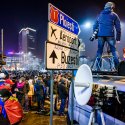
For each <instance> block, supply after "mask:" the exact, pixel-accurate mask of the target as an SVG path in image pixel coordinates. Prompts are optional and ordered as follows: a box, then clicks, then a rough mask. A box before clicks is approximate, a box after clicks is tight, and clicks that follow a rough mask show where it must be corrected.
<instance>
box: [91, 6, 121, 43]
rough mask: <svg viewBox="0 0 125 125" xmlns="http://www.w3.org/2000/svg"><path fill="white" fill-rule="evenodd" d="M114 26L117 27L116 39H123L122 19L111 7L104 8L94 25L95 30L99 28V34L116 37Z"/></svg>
mask: <svg viewBox="0 0 125 125" xmlns="http://www.w3.org/2000/svg"><path fill="white" fill-rule="evenodd" d="M114 27H115V29H116V40H117V41H120V39H121V25H120V19H119V17H118V15H117V14H116V13H114V12H113V11H112V10H111V8H106V9H104V10H103V11H102V12H101V13H100V14H99V16H98V18H97V20H96V22H95V24H94V26H93V31H95V29H98V34H97V36H111V37H114V36H115V34H114Z"/></svg>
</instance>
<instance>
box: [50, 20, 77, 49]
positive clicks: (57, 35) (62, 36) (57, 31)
mask: <svg viewBox="0 0 125 125" xmlns="http://www.w3.org/2000/svg"><path fill="white" fill-rule="evenodd" d="M48 41H51V42H53V43H56V44H59V45H62V46H66V47H69V48H73V49H77V50H78V47H79V41H78V36H77V35H75V34H73V33H71V32H69V31H67V30H65V29H63V28H61V27H59V26H57V25H55V24H53V23H51V22H49V23H48Z"/></svg>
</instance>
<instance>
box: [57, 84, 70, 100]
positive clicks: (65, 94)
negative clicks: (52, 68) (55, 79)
mask: <svg viewBox="0 0 125 125" xmlns="http://www.w3.org/2000/svg"><path fill="white" fill-rule="evenodd" d="M58 94H59V97H60V98H61V99H66V98H67V97H68V89H67V87H66V86H65V85H64V84H63V83H60V84H59V85H58Z"/></svg>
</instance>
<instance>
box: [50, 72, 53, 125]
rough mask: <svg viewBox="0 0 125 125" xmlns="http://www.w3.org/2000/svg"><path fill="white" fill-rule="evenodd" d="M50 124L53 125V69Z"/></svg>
mask: <svg viewBox="0 0 125 125" xmlns="http://www.w3.org/2000/svg"><path fill="white" fill-rule="evenodd" d="M50 125H53V70H52V71H51V97H50Z"/></svg>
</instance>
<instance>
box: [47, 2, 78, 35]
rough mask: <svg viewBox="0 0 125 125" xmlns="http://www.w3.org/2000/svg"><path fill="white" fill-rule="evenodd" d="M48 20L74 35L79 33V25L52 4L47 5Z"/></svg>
mask: <svg viewBox="0 0 125 125" xmlns="http://www.w3.org/2000/svg"><path fill="white" fill-rule="evenodd" d="M48 19H49V21H50V22H52V23H55V24H56V25H58V26H60V27H62V28H64V29H66V30H68V31H70V32H72V33H74V34H76V35H79V33H80V28H79V24H78V23H77V22H76V21H75V20H73V19H72V18H71V17H69V16H68V15H66V14H65V13H63V12H62V11H61V10H59V9H58V8H56V7H55V6H53V5H52V4H49V11H48Z"/></svg>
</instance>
